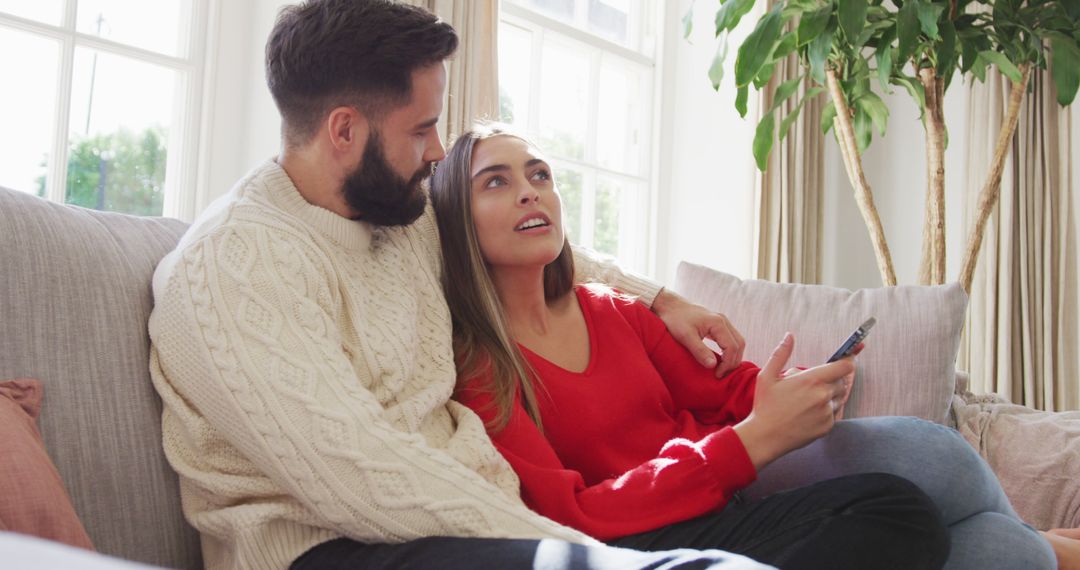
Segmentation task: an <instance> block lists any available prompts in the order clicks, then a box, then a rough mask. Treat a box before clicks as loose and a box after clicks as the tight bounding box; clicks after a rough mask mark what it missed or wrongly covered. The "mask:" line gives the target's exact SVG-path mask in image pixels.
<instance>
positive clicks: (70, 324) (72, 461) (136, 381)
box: [0, 188, 202, 568]
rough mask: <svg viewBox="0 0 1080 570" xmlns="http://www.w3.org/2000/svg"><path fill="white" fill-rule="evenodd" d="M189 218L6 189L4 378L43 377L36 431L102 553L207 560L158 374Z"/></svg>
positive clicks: (0, 247) (0, 225) (1, 220)
mask: <svg viewBox="0 0 1080 570" xmlns="http://www.w3.org/2000/svg"><path fill="white" fill-rule="evenodd" d="M185 228H186V226H185V224H183V223H182V222H179V221H177V220H169V219H162V218H136V217H132V216H124V215H120V214H110V213H104V212H96V211H92V210H85V209H82V208H76V207H73V206H64V205H60V204H53V203H49V202H46V201H44V200H41V199H39V198H35V197H33V196H30V195H27V194H23V193H20V192H15V191H11V190H5V189H2V188H0V378H19V377H29V378H38V379H40V380H41V381H42V383H43V384H44V386H45V403H44V406H43V409H42V413H41V416H40V418H39V419H38V427H39V428H40V430H41V435H42V438H43V439H44V441H45V448H46V450H47V451H48V453H49V455H50V456H51V457H52V459H53V463H55V464H56V468H57V470H59V472H60V476H61V478H62V479H63V481H64V484H65V486H66V487H67V490H68V493H69V494H70V495H71V500H72V503H73V504H74V505H75V511H76V513H78V515H79V518H80V519H81V520H82V522H83V525H84V526H85V527H86V531H87V533H88V534H89V535H90V539H91V540H92V541H93V543H94V546H96V547H97V548H98V550H99V551H100V552H103V553H106V554H111V555H115V556H119V557H121V558H128V559H133V560H139V561H143V562H149V563H153V564H158V565H162V566H169V567H174V568H199V567H201V566H202V561H201V558H200V551H199V542H198V535H197V533H196V532H195V531H194V529H192V528H191V527H190V526H188V525H187V523H186V522H184V519H183V515H182V513H181V511H180V497H179V488H178V482H177V477H176V474H175V473H174V472H173V470H172V469H171V468H170V467H169V465H168V463H167V462H166V461H165V455H164V453H163V452H162V447H161V404H160V401H159V400H158V397H157V394H156V393H155V392H154V388H153V386H152V385H151V383H150V374H149V344H150V341H149V336H148V334H147V330H146V322H147V319H148V318H149V315H150V308H151V305H152V298H151V293H150V279H151V276H152V274H153V271H154V267H155V265H156V264H157V262H158V261H159V260H160V259H161V257H162V256H164V255H165V253H167V252H168V251H170V250H171V249H172V248H173V247H174V246H175V244H176V242H177V241H178V239H179V237H180V235H181V234H182V233H183V232H184V230H185Z"/></svg>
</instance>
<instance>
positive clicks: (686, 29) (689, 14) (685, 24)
mask: <svg viewBox="0 0 1080 570" xmlns="http://www.w3.org/2000/svg"><path fill="white" fill-rule="evenodd" d="M692 31H694V2H693V1H691V2H690V9H688V10H687V11H686V13H685V14H683V17H682V37H683V39H684V40H688V39H690V32H692Z"/></svg>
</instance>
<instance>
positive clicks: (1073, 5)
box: [1063, 0, 1080, 40]
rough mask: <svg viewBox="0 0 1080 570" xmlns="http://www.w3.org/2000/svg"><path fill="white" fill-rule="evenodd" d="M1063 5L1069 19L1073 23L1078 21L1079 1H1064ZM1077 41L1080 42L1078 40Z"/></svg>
mask: <svg viewBox="0 0 1080 570" xmlns="http://www.w3.org/2000/svg"><path fill="white" fill-rule="evenodd" d="M1063 4H1065V13H1066V14H1068V16H1069V18H1070V19H1072V20H1073V21H1076V20H1080V0H1065V1H1064V2H1063ZM1078 33H1080V30H1078ZM1077 39H1078V40H1080V38H1077Z"/></svg>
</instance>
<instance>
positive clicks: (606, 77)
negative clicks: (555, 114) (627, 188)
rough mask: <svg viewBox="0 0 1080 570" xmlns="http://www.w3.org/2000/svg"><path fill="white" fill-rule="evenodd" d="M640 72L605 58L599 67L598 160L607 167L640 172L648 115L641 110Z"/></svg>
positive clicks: (634, 172)
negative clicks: (643, 138)
mask: <svg viewBox="0 0 1080 570" xmlns="http://www.w3.org/2000/svg"><path fill="white" fill-rule="evenodd" d="M639 82H640V73H639V72H638V71H636V70H634V69H633V68H631V67H630V66H627V65H620V64H617V63H613V61H612V58H609V57H604V59H603V62H602V63H601V65H600V101H601V104H600V105H599V107H598V113H597V138H598V139H599V140H598V141H597V147H596V153H597V160H598V161H599V162H600V165H601V166H603V167H604V168H609V169H611V170H617V171H620V172H626V173H628V174H638V173H640V172H641V167H642V164H641V160H640V157H641V150H642V146H641V145H642V144H643V143H644V141H642V140H641V139H642V135H643V134H644V127H645V124H644V123H645V121H646V120H648V116H647V114H646V113H645V112H644V110H643V109H642V108H641V103H640V94H641V89H640V88H639Z"/></svg>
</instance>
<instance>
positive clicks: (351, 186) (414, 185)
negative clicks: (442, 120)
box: [344, 131, 431, 226]
mask: <svg viewBox="0 0 1080 570" xmlns="http://www.w3.org/2000/svg"><path fill="white" fill-rule="evenodd" d="M430 175H431V163H426V164H424V166H422V167H421V168H420V169H419V170H417V171H416V174H413V176H412V178H411V179H409V180H405V179H404V178H402V177H401V176H400V175H398V173H397V172H394V169H393V167H391V166H390V163H389V162H387V160H386V154H385V153H384V152H383V146H382V138H381V137H380V136H379V133H378V132H377V131H373V132H372V134H371V137H370V138H368V141H367V148H365V149H364V156H363V157H362V158H361V162H360V166H358V167H357V168H356V171H354V172H353V173H352V174H350V175H349V176H348V177H347V178H345V188H344V192H345V202H346V203H347V204H348V205H349V207H350V208H352V210H353V212H355V213H356V215H355V216H354V218H353V219H356V220H362V221H365V222H368V223H371V224H374V225H376V226H406V225H409V224H411V223H413V222H415V221H416V219H417V218H419V217H420V215H421V214H423V213H424V207H425V206H427V193H425V192H424V190H423V188H421V184H422V183H423V182H424V180H425V179H427V178H428V177H429V176H430Z"/></svg>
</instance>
